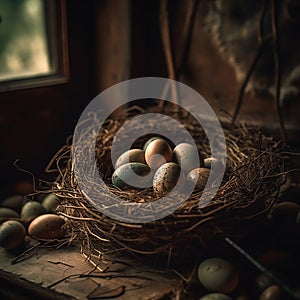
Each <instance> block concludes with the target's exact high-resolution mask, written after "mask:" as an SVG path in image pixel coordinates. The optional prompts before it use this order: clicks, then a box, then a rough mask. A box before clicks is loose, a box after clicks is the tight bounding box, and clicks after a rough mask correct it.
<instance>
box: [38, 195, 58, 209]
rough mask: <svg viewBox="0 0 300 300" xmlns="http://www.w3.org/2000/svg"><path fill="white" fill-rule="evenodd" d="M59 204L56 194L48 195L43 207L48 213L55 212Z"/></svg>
mask: <svg viewBox="0 0 300 300" xmlns="http://www.w3.org/2000/svg"><path fill="white" fill-rule="evenodd" d="M58 204H59V199H58V197H57V196H56V195H54V194H52V193H51V194H49V195H47V196H46V197H45V198H44V199H43V202H42V206H43V207H44V208H45V209H46V212H47V213H51V212H54V211H55V209H56V208H57V206H58Z"/></svg>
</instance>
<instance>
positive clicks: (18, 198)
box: [0, 195, 24, 212]
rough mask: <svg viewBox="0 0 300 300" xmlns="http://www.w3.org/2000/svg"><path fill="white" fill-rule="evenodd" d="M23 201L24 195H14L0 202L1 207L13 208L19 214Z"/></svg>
mask: <svg viewBox="0 0 300 300" xmlns="http://www.w3.org/2000/svg"><path fill="white" fill-rule="evenodd" d="M23 201H24V197H23V196H22V195H13V196H10V197H7V198H5V199H3V200H2V201H1V202H0V206H1V207H7V208H11V209H13V210H15V211H17V212H19V211H20V210H21V208H22V204H23Z"/></svg>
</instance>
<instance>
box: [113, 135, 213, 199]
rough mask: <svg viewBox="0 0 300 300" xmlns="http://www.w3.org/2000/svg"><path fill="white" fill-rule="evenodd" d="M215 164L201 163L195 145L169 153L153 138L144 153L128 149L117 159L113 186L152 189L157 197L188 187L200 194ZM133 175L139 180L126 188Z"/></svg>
mask: <svg viewBox="0 0 300 300" xmlns="http://www.w3.org/2000/svg"><path fill="white" fill-rule="evenodd" d="M197 162H199V163H197ZM214 163H217V160H216V159H214V158H206V159H203V158H202V156H201V155H200V153H199V151H198V149H197V147H196V146H195V145H191V144H189V143H180V144H178V145H177V146H176V147H174V148H173V149H172V147H171V146H170V144H169V143H168V142H167V141H166V140H165V139H164V138H162V137H152V138H151V139H149V140H148V141H147V142H146V143H145V145H144V147H143V149H130V150H128V151H126V152H124V153H123V154H122V155H121V156H120V157H119V158H118V159H117V161H116V163H115V165H114V167H115V171H114V173H113V175H112V184H113V185H115V186H117V187H118V188H120V189H126V188H134V187H151V186H152V187H153V190H154V192H155V194H156V195H159V196H161V195H166V194H167V193H169V192H170V191H171V190H173V189H177V190H178V191H181V192H183V191H184V190H185V189H186V188H187V187H194V188H195V190H198V191H202V190H204V188H205V185H206V183H207V179H208V177H209V174H210V172H211V170H210V168H211V166H212V164H214ZM132 171H133V172H134V173H136V174H137V175H138V176H139V179H138V182H135V184H130V183H129V184H128V182H130V176H131V174H132ZM151 174H152V176H151Z"/></svg>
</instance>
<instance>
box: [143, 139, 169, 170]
mask: <svg viewBox="0 0 300 300" xmlns="http://www.w3.org/2000/svg"><path fill="white" fill-rule="evenodd" d="M172 159H173V152H172V149H171V147H170V145H169V144H168V143H167V142H166V141H165V140H162V139H157V140H154V141H152V142H151V143H150V144H149V145H148V147H147V148H146V151H145V160H146V162H147V164H148V166H149V167H150V168H151V169H153V170H157V169H158V168H159V167H160V166H162V165H163V164H165V163H167V162H170V161H172Z"/></svg>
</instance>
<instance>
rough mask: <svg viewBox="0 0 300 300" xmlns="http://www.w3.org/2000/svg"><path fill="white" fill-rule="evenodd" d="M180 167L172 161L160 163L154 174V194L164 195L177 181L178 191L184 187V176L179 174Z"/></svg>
mask: <svg viewBox="0 0 300 300" xmlns="http://www.w3.org/2000/svg"><path fill="white" fill-rule="evenodd" d="M180 174H181V168H180V167H179V166H178V165H177V164H176V163H174V162H169V163H166V164H164V165H162V166H161V167H160V168H159V169H158V170H157V171H156V173H155V174H154V178H153V190H154V192H155V194H156V195H166V194H167V193H169V192H170V191H171V190H172V189H173V188H174V187H175V185H176V184H177V182H178V188H179V189H178V191H182V190H183V188H184V181H185V179H184V176H183V175H181V176H180Z"/></svg>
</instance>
